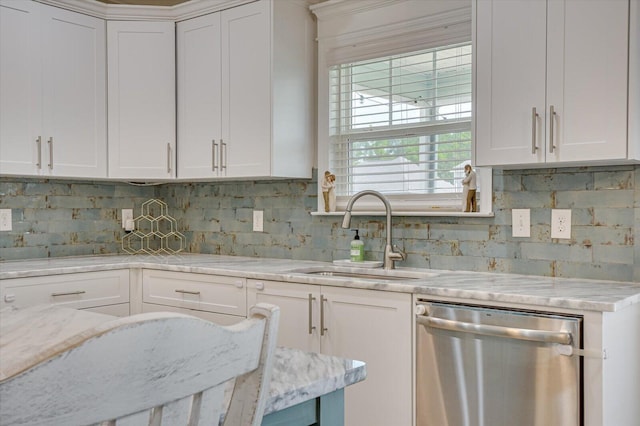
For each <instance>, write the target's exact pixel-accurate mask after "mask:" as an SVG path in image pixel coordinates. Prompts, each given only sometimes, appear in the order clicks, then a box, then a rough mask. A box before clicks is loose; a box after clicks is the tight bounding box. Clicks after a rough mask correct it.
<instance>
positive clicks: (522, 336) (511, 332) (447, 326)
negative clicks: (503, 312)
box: [416, 314, 573, 345]
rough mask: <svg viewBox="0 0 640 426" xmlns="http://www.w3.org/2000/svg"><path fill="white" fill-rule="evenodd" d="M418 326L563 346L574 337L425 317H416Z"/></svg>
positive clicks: (567, 334)
mask: <svg viewBox="0 0 640 426" xmlns="http://www.w3.org/2000/svg"><path fill="white" fill-rule="evenodd" d="M416 321H417V322H418V324H422V325H425V326H427V327H433V328H439V329H442V330H449V331H458V332H462V333H472V334H481V335H484V336H494V337H506V338H510V339H517V340H528V341H532V342H542V343H558V344H561V345H571V343H572V342H573V337H572V336H571V333H566V332H562V331H544V330H532V329H527V328H514V327H500V326H497V325H487V324H473V323H469V322H461V321H454V320H448V319H444V318H434V317H430V316H425V315H419V314H418V315H416Z"/></svg>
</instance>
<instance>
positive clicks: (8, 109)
mask: <svg viewBox="0 0 640 426" xmlns="http://www.w3.org/2000/svg"><path fill="white" fill-rule="evenodd" d="M0 20H1V25H0V91H1V92H2V96H0V173H2V174H5V173H6V174H23V175H37V174H42V175H47V176H49V175H51V176H66V177H106V175H107V174H106V170H107V159H106V155H107V146H106V76H105V72H106V69H105V68H106V45H105V29H104V28H105V23H104V21H103V20H101V19H97V18H93V17H90V16H86V15H82V14H79V13H74V12H69V11H66V10H62V9H57V8H54V7H50V6H46V5H42V4H39V3H36V2H32V1H22V0H2V2H0Z"/></svg>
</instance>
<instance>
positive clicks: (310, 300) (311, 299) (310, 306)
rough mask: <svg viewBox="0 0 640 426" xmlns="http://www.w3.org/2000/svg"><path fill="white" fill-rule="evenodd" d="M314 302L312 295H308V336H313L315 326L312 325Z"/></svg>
mask: <svg viewBox="0 0 640 426" xmlns="http://www.w3.org/2000/svg"><path fill="white" fill-rule="evenodd" d="M314 300H316V298H315V297H313V294H312V293H309V334H313V330H315V329H316V326H315V325H313V301H314Z"/></svg>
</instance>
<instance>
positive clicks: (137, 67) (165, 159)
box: [107, 21, 176, 179]
mask: <svg viewBox="0 0 640 426" xmlns="http://www.w3.org/2000/svg"><path fill="white" fill-rule="evenodd" d="M107 52H108V76H109V89H108V99H109V177H112V178H123V179H166V178H172V177H175V174H176V173H175V163H176V141H175V139H176V137H175V128H176V124H175V121H176V119H175V110H176V107H175V25H174V23H173V22H139V21H108V22H107Z"/></svg>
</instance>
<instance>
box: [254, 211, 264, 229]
mask: <svg viewBox="0 0 640 426" xmlns="http://www.w3.org/2000/svg"><path fill="white" fill-rule="evenodd" d="M263 231H264V221H263V211H262V210H254V211H253V232H263Z"/></svg>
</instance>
